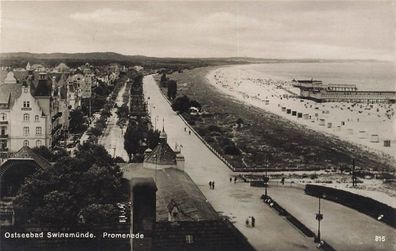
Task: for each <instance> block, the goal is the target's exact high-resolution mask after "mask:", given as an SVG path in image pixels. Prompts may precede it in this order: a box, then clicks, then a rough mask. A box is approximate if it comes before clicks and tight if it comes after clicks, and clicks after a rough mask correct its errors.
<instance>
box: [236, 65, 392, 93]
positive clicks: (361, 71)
mask: <svg viewBox="0 0 396 251" xmlns="http://www.w3.org/2000/svg"><path fill="white" fill-rule="evenodd" d="M241 67H242V68H245V69H247V70H254V71H258V72H260V73H262V74H263V75H265V76H266V77H268V78H271V79H274V80H289V81H290V80H292V79H316V80H322V81H323V83H326V84H327V83H328V84H355V85H356V86H357V88H358V90H362V91H363V90H378V91H396V62H379V61H358V62H355V61H348V62H341V63H340V62H331V63H327V62H326V63H268V64H254V65H243V66H241Z"/></svg>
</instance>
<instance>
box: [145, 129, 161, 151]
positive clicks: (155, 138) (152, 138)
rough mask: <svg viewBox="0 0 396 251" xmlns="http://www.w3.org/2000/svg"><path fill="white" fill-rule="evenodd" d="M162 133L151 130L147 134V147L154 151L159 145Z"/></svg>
mask: <svg viewBox="0 0 396 251" xmlns="http://www.w3.org/2000/svg"><path fill="white" fill-rule="evenodd" d="M160 134H161V132H160V131H158V130H153V129H150V130H148V132H147V146H148V148H150V149H154V147H156V146H157V145H158V142H159V137H160Z"/></svg>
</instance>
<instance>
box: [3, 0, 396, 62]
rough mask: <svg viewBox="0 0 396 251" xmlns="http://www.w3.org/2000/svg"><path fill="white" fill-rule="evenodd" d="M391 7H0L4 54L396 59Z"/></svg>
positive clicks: (68, 4)
mask: <svg viewBox="0 0 396 251" xmlns="http://www.w3.org/2000/svg"><path fill="white" fill-rule="evenodd" d="M394 7H395V6H394V4H392V1H347V0H344V1H337V2H333V1H299V0H296V1H280V2H274V1H256V2H226V1H200V2H195V1H187V2H186V1H176V2H168V1H150V2H136V1H133V2H108V1H106V2H93V1H88V2H87V1H86V2H78V4H77V3H76V2H70V1H56V2H4V1H2V2H1V34H0V35H1V39H0V42H1V46H0V52H3V53H6V52H29V53H91V52H114V53H120V54H123V55H141V56H147V57H172V58H220V57H221V58H227V57H252V58H262V59H331V60H334V59H340V60H354V59H358V60H380V61H383V60H384V61H394V59H395V32H394V25H395V17H394V14H395V11H394Z"/></svg>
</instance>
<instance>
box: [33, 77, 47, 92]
mask: <svg viewBox="0 0 396 251" xmlns="http://www.w3.org/2000/svg"><path fill="white" fill-rule="evenodd" d="M34 96H51V83H50V81H48V80H46V79H45V80H39V81H38V84H37V87H36V90H35V92H34Z"/></svg>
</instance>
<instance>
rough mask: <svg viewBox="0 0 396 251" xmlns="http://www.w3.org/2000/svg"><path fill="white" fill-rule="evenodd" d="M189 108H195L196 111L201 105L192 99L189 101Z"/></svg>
mask: <svg viewBox="0 0 396 251" xmlns="http://www.w3.org/2000/svg"><path fill="white" fill-rule="evenodd" d="M190 107H196V108H198V109H201V108H202V105H201V104H200V103H199V102H198V101H196V100H194V99H193V100H191V101H190Z"/></svg>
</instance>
